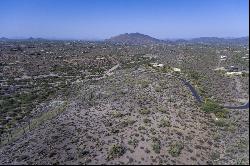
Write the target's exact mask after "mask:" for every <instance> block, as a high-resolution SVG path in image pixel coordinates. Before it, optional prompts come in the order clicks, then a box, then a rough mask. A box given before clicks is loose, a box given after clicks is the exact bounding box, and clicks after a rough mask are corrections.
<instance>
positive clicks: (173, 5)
mask: <svg viewBox="0 0 250 166" xmlns="http://www.w3.org/2000/svg"><path fill="white" fill-rule="evenodd" d="M248 3H249V2H248V0H0V37H1V36H5V37H10V38H13V37H31V36H32V37H44V38H75V39H104V38H109V37H110V36H113V35H117V34H120V33H126V32H128V33H131V32H140V33H144V34H147V35H151V36H153V37H157V38H161V39H164V38H191V37H201V36H217V37H239V36H248V35H249V34H248V29H249V25H248V24H249V21H248V20H249V8H248Z"/></svg>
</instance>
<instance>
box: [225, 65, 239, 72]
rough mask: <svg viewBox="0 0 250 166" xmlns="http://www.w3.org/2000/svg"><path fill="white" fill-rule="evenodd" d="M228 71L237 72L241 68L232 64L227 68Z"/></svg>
mask: <svg viewBox="0 0 250 166" xmlns="http://www.w3.org/2000/svg"><path fill="white" fill-rule="evenodd" d="M227 70H228V72H237V71H239V68H238V67H235V66H230V67H228V68H227Z"/></svg>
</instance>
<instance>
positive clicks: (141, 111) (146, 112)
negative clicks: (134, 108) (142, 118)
mask: <svg viewBox="0 0 250 166" xmlns="http://www.w3.org/2000/svg"><path fill="white" fill-rule="evenodd" d="M139 112H140V114H142V115H148V114H150V110H149V109H141V110H139Z"/></svg>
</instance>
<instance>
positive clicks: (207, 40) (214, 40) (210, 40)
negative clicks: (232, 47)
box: [175, 36, 249, 45]
mask: <svg viewBox="0 0 250 166" xmlns="http://www.w3.org/2000/svg"><path fill="white" fill-rule="evenodd" d="M175 42H177V43H202V44H227V45H228V44H236V45H248V44H249V37H248V36H247V37H240V38H219V37H199V38H193V39H190V40H183V39H180V40H176V41H175Z"/></svg>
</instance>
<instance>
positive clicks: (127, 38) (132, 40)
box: [105, 33, 167, 45]
mask: <svg viewBox="0 0 250 166" xmlns="http://www.w3.org/2000/svg"><path fill="white" fill-rule="evenodd" d="M105 41H106V42H112V43H122V44H132V45H143V44H163V43H166V42H167V41H163V40H159V39H156V38H153V37H151V36H148V35H144V34H141V33H125V34H121V35H118V36H114V37H111V38H110V39H107V40H105Z"/></svg>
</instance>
